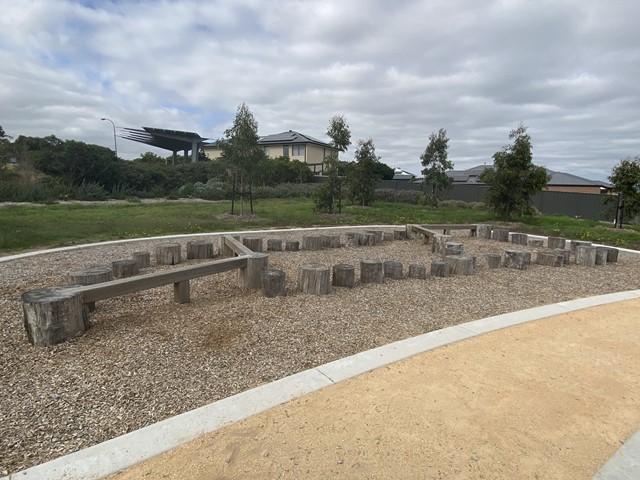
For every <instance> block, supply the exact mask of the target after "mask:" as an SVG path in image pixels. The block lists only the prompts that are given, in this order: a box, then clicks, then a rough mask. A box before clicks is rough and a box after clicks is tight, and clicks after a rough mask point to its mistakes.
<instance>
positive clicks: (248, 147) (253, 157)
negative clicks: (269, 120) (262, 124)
mask: <svg viewBox="0 0 640 480" xmlns="http://www.w3.org/2000/svg"><path fill="white" fill-rule="evenodd" d="M224 137H225V139H224V141H223V142H220V146H221V148H222V154H221V156H220V161H221V162H222V163H224V164H225V165H226V166H227V168H228V169H229V170H230V172H231V173H232V176H233V179H234V180H233V194H234V195H235V193H236V181H238V182H239V190H237V192H238V193H239V194H240V200H241V203H240V213H241V214H243V213H244V211H243V208H244V203H243V202H242V200H243V198H244V196H245V194H246V192H245V190H244V185H245V183H247V184H248V185H249V191H250V190H251V185H252V184H253V183H254V179H255V176H256V172H257V170H258V167H259V165H260V161H261V160H263V159H264V157H265V153H264V150H263V149H262V148H261V147H260V145H258V140H259V137H258V122H256V120H255V118H254V117H253V114H252V113H251V111H250V110H249V107H248V106H247V105H246V104H245V103H243V104H242V105H240V106H239V107H238V111H237V113H236V116H235V118H234V120H233V125H231V127H229V128H228V129H227V130H225V132H224ZM249 199H250V201H251V212H252V213H253V200H252V198H251V196H249ZM233 210H234V204H233V203H232V204H231V214H232V215H233V213H234V211H233Z"/></svg>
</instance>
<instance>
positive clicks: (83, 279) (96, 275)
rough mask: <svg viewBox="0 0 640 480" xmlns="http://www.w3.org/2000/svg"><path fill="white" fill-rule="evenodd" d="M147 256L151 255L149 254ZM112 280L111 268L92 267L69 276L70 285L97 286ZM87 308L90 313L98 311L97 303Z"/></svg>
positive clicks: (91, 303)
mask: <svg viewBox="0 0 640 480" xmlns="http://www.w3.org/2000/svg"><path fill="white" fill-rule="evenodd" d="M145 253H146V252H145ZM147 255H149V254H148V253H147ZM111 280H113V270H112V269H111V267H90V268H86V269H84V270H77V271H75V272H71V273H70V274H69V281H70V283H71V284H75V285H95V284H96V283H103V282H110V281H111ZM87 307H88V308H89V312H93V311H94V310H95V309H96V302H89V303H87Z"/></svg>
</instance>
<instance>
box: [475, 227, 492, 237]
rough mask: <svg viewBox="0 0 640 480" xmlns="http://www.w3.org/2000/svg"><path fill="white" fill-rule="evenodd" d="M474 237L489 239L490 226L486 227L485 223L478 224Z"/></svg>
mask: <svg viewBox="0 0 640 480" xmlns="http://www.w3.org/2000/svg"><path fill="white" fill-rule="evenodd" d="M476 235H477V237H478V238H485V239H489V238H491V225H487V224H486V223H479V224H478V225H476Z"/></svg>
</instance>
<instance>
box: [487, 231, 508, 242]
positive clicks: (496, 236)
mask: <svg viewBox="0 0 640 480" xmlns="http://www.w3.org/2000/svg"><path fill="white" fill-rule="evenodd" d="M491 238H492V239H493V240H497V241H498V242H508V241H509V229H508V228H493V229H491Z"/></svg>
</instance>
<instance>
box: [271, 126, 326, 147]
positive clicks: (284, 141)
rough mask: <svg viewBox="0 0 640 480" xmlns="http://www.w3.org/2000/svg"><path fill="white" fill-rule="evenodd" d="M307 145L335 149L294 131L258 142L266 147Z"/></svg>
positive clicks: (276, 134) (277, 134)
mask: <svg viewBox="0 0 640 480" xmlns="http://www.w3.org/2000/svg"><path fill="white" fill-rule="evenodd" d="M307 143H312V144H314V145H318V146H319V147H325V148H334V147H333V146H331V144H329V143H327V142H322V141H320V140H318V139H316V138H313V137H310V136H309V135H304V134H302V133H300V132H295V131H293V130H289V131H288V132H282V133H275V134H273V135H267V136H266V137H260V139H259V140H258V144H259V145H262V146H265V147H266V146H269V145H300V144H307Z"/></svg>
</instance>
